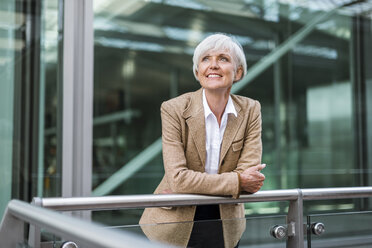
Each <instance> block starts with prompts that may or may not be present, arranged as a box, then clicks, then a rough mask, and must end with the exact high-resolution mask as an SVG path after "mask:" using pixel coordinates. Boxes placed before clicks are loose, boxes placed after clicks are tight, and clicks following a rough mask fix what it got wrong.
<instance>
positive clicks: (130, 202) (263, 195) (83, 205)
mask: <svg viewBox="0 0 372 248" xmlns="http://www.w3.org/2000/svg"><path fill="white" fill-rule="evenodd" d="M300 196H301V197H302V199H303V200H325V199H349V198H363V197H372V187H348V188H347V187H342V188H314V189H285V190H265V191H259V192H257V193H255V194H243V195H241V196H240V198H239V199H232V198H230V197H219V196H207V195H194V194H161V195H124V196H100V197H71V198H38V197H36V198H34V200H33V202H34V204H36V205H39V206H42V207H45V208H49V209H54V210H59V211H69V210H105V209H106V210H107V209H127V208H145V207H166V206H187V205H204V204H228V203H244V202H269V201H294V200H296V199H298V197H300Z"/></svg>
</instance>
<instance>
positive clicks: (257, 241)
mask: <svg viewBox="0 0 372 248" xmlns="http://www.w3.org/2000/svg"><path fill="white" fill-rule="evenodd" d="M240 221H244V219H234V220H224V221H223V225H229V224H234V223H236V222H240ZM285 221H286V217H285V216H263V217H252V218H246V219H245V222H246V228H245V231H244V233H243V235H242V237H241V239H240V243H239V247H252V248H253V247H278V248H279V247H286V239H283V240H278V239H275V238H273V237H272V236H271V235H270V228H271V227H273V226H274V225H278V224H285ZM196 223H199V225H206V226H209V228H210V226H215V225H221V220H213V221H194V225H195V224H196ZM191 224H192V223H191V222H182V223H165V224H156V225H142V228H141V226H139V225H127V226H112V227H110V228H115V229H121V230H125V231H129V232H133V233H136V234H139V235H145V234H144V233H143V230H146V229H147V231H150V232H151V231H156V230H159V229H161V228H165V229H171V228H172V227H173V228H177V229H179V228H182V227H184V228H186V227H188V228H191ZM189 226H190V227H189ZM188 228H187V229H188Z"/></svg>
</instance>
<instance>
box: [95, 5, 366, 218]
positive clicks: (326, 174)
mask: <svg viewBox="0 0 372 248" xmlns="http://www.w3.org/2000/svg"><path fill="white" fill-rule="evenodd" d="M339 4H341V2H337V1H336V2H335V1H334V2H331V1H328V2H327V4H320V3H314V2H313V1H301V2H298V1H280V0H277V1H276V0H261V1H243V0H241V1H239V0H238V1H233V3H229V4H228V5H227V3H226V1H224V0H217V1H213V2H212V1H155V0H152V1H144V0H136V1H134V0H125V1H121V0H120V1H119V0H95V1H94V31H95V33H94V42H95V46H94V56H95V58H94V92H95V93H94V94H95V95H94V134H93V136H94V137H93V140H94V141H93V153H94V154H93V156H94V157H93V161H94V165H93V168H94V169H93V193H94V194H96V193H97V195H100V194H101V193H98V191H96V190H97V189H98V188H99V186H100V185H102V183H103V182H106V180H107V179H109V178H110V177H111V178H116V182H112V183H111V185H108V187H107V188H109V190H107V191H106V192H105V193H102V194H148V193H152V192H153V191H154V189H155V187H156V186H157V184H158V183H159V181H160V180H161V178H162V176H163V174H164V169H163V166H162V158H161V147H160V146H157V147H155V148H153V149H152V146H151V145H152V144H154V142H156V141H159V138H160V135H161V124H160V113H159V108H160V104H161V103H162V101H164V100H167V99H169V98H172V97H174V96H177V95H180V94H183V93H185V92H190V91H194V90H196V89H198V88H199V87H200V86H199V83H198V82H196V81H195V79H194V77H193V73H192V59H191V58H192V54H193V49H194V48H195V46H196V45H197V44H198V42H199V41H201V39H203V38H204V37H205V36H207V35H209V34H212V33H215V32H222V33H230V34H232V35H234V36H235V37H236V38H237V39H238V41H239V42H240V43H241V44H242V45H243V48H244V51H245V54H246V57H247V63H248V69H249V70H250V69H252V68H255V67H254V66H257V65H262V66H263V67H265V62H264V61H265V60H264V58H265V56H267V55H270V56H273V57H272V58H274V59H273V60H274V63H272V64H270V63H269V64H268V66H266V67H265V68H266V69H262V70H260V71H259V73H258V75H257V76H255V77H253V79H251V80H243V81H242V82H240V83H238V84H241V85H244V86H243V87H242V89H241V90H239V91H237V92H236V93H237V94H239V95H243V96H248V97H251V98H254V99H257V100H259V101H260V102H261V105H262V118H263V132H262V139H263V146H264V149H263V162H265V163H267V164H268V166H267V167H266V168H265V169H264V171H263V172H264V173H265V175H266V181H265V184H264V187H263V189H284V188H298V187H299V188H310V187H316V188H318V187H338V186H361V185H368V184H366V183H363V181H361V180H359V179H360V178H361V177H364V176H365V175H367V174H368V173H370V172H369V170H362V169H361V168H360V166H359V165H358V163H356V160H357V157H358V156H359V155H357V148H355V145H354V144H356V143H358V144H359V138H357V137H356V135H355V133H356V132H359V131H358V130H359V129H358V125H356V124H355V118H356V116H358V115H359V111H358V110H355V109H354V100H355V99H356V98H358V96H356V95H355V92H354V90H353V89H354V84H355V80H354V76H355V75H356V74H358V73H359V72H358V70H357V68H356V65H355V64H354V58H355V54H354V53H358V51H359V49H360V47H359V46H357V45H356V44H354V43H353V42H354V41H353V39H354V34H355V32H357V33H358V32H361V31H360V30H359V31H358V30H356V29H355V25H356V24H355V20H354V18H353V16H354V15H358V14H360V11H359V10H358V8H357V6H356V5H355V6H347V7H342V8H341V10H340V11H337V12H334V13H333V12H332V10H333V9H335V8H336V7H338V6H339ZM325 13H333V14H331V15H329V17H328V18H325V19H324V20H322V21H319V23H317V25H315V24H314V23H313V22H314V20H315V19H318V18H319V16H321V15H323V14H325ZM305 28H306V29H309V30H311V32H309V34H307V35H306V34H304V35H302V36H296V37H297V38H298V37H299V39H297V42H294V43H291V42H292V41H294V39H293V37H294V35H296V34H298V33H297V32H298V31H301V30H304V29H305ZM290 44H294V45H293V46H292V47H291V48H290V49H289V51H288V52H287V53H285V54H284V55H283V56H281V55H280V54H278V53H277V52H276V49H275V48H277V47H278V46H279V45H290ZM371 44H372V43H371ZM371 44H369V43H366V46H368V47H370V46H371ZM263 67H262V68H263ZM256 68H257V67H256ZM250 73H252V71H249V72H248V74H249V75H251V74H250ZM358 137H359V136H358ZM155 144H156V143H155ZM147 148H151V150H146V149H147ZM143 151H147V152H146V153H141V152H143ZM363 156H364V155H363ZM365 164H366V163H365ZM120 169H122V171H121V176H120V179H118V178H119V177H113V174H114V173H116V172H117V171H119V170H120ZM124 172H125V173H124ZM106 186H107V185H106ZM311 204H312V203H311ZM332 204H333V203H331V204H330V207H331V208H336V206H333V205H332ZM349 206H354V205H349ZM261 207H263V208H261ZM284 208H285V207H283V206H282V205H278V203H270V204H263V205H261V206H259V205H257V209H254V210H252V212H253V213H257V212H265V211H268V212H270V211H271V210H273V209H279V211H276V210H275V211H276V212H275V213H278V212H282V210H283V209H284ZM270 213H273V212H270ZM94 215H95V214H94ZM93 217H94V216H93ZM98 218H100V217H98ZM112 219H114V217H112ZM113 221H114V220H113Z"/></svg>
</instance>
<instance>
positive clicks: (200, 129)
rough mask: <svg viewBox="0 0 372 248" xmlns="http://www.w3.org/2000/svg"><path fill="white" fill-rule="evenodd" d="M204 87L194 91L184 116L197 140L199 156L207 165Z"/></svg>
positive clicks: (203, 163)
mask: <svg viewBox="0 0 372 248" xmlns="http://www.w3.org/2000/svg"><path fill="white" fill-rule="evenodd" d="M202 96H203V95H202V89H199V90H198V91H196V92H194V93H193V95H192V97H191V102H190V105H189V107H188V108H187V109H186V110H185V111H184V113H183V117H184V118H185V119H186V123H187V126H188V127H189V132H190V133H191V136H192V138H193V140H194V142H195V146H196V149H197V152H198V154H199V157H200V159H201V161H202V165H203V167H204V166H205V159H206V150H205V136H206V134H205V118H204V108H203V98H202Z"/></svg>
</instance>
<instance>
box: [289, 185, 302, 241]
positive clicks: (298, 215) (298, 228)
mask: <svg viewBox="0 0 372 248" xmlns="http://www.w3.org/2000/svg"><path fill="white" fill-rule="evenodd" d="M297 191H298V196H297V199H296V200H292V201H290V202H289V209H288V215H287V225H288V239H287V248H304V225H303V222H304V221H303V197H302V191H301V189H297Z"/></svg>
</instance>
